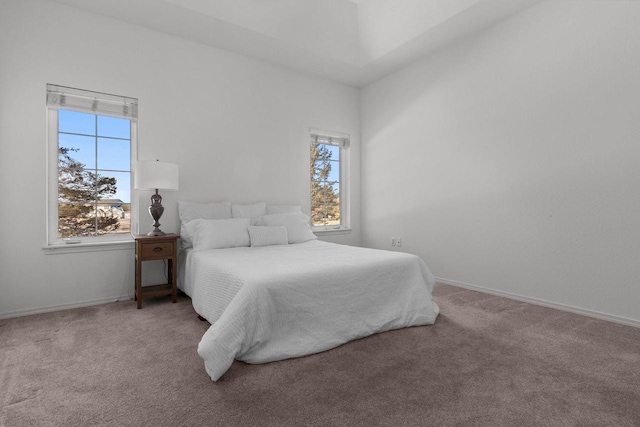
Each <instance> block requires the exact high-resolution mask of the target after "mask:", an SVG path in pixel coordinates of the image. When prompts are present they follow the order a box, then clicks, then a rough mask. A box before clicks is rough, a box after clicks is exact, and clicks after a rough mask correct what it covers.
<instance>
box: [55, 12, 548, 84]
mask: <svg viewBox="0 0 640 427" xmlns="http://www.w3.org/2000/svg"><path fill="white" fill-rule="evenodd" d="M54 1H57V2H58V3H64V4H67V5H70V6H74V7H77V8H81V9H85V10H87V11H90V12H93V13H96V14H99V15H103V16H107V17H111V18H114V19H118V20H121V21H126V22H129V23H131V24H135V25H140V26H143V27H146V28H149V29H152V30H156V31H161V32H164V33H167V34H171V35H174V36H178V37H182V38H185V39H188V40H192V41H196V42H199V43H203V44H206V45H210V46H214V47H217V48H222V49H226V50H229V51H233V52H237V53H240V54H243V55H247V56H250V57H254V58H258V59H261V60H264V61H267V62H271V63H275V64H279V65H283V66H286V67H292V68H295V69H299V70H302V71H305V72H310V73H313V74H316V75H319V76H322V77H326V78H329V79H331V80H335V81H339V82H342V83H346V84H349V85H352V86H356V87H361V86H365V85H367V84H369V83H371V82H373V81H375V80H377V79H380V78H382V77H384V76H386V75H388V74H390V73H392V72H394V71H396V70H398V69H400V68H402V67H404V66H406V65H408V64H410V63H411V62H414V61H416V60H418V59H420V58H422V57H424V56H426V55H428V54H429V53H431V52H433V51H435V50H437V49H439V48H441V47H443V46H445V45H447V44H449V43H452V42H455V41H457V40H460V39H462V38H464V37H468V36H470V35H472V34H473V33H475V32H477V31H480V30H482V29H484V28H487V27H489V26H491V25H493V24H494V23H496V22H498V21H500V20H503V19H505V18H507V17H508V16H511V15H513V14H516V13H518V12H520V11H522V10H524V9H526V8H528V7H531V6H533V5H534V4H535V3H539V2H540V1H541V0H54Z"/></svg>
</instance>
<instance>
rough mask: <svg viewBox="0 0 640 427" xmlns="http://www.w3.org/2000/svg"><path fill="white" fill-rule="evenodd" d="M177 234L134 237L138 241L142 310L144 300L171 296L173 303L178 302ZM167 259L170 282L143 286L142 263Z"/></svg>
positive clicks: (139, 297) (138, 292)
mask: <svg viewBox="0 0 640 427" xmlns="http://www.w3.org/2000/svg"><path fill="white" fill-rule="evenodd" d="M179 237H180V236H179V235H177V234H167V235H166V236H134V237H133V238H134V239H135V241H136V293H135V297H136V301H137V302H138V308H142V300H143V299H144V298H152V297H159V296H164V295H171V301H172V302H177V301H178V274H177V268H176V267H177V262H178V238H179ZM159 259H160V260H162V259H166V260H167V263H168V268H167V270H168V272H167V276H168V282H169V283H165V284H162V285H153V286H144V287H143V286H142V261H154V260H159Z"/></svg>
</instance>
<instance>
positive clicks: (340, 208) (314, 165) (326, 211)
mask: <svg viewBox="0 0 640 427" xmlns="http://www.w3.org/2000/svg"><path fill="white" fill-rule="evenodd" d="M348 153H349V136H348V135H344V134H337V133H334V132H331V133H329V132H322V131H316V130H312V131H311V156H310V160H311V225H312V226H313V228H314V231H322V230H338V229H346V228H349V221H348V219H349V215H348V213H349V212H348V186H347V181H348V177H349V170H348V164H349V163H348Z"/></svg>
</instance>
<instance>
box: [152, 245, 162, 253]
mask: <svg viewBox="0 0 640 427" xmlns="http://www.w3.org/2000/svg"><path fill="white" fill-rule="evenodd" d="M161 251H162V248H161V247H160V246H156V247H155V248H153V252H161Z"/></svg>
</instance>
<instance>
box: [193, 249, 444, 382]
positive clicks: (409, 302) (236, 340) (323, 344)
mask: <svg viewBox="0 0 640 427" xmlns="http://www.w3.org/2000/svg"><path fill="white" fill-rule="evenodd" d="M185 267H186V274H185V281H184V282H183V285H182V288H183V290H184V291H185V292H186V293H187V294H188V295H190V296H191V297H192V300H193V306H194V308H195V310H196V312H197V313H198V314H200V315H201V316H202V317H204V318H206V319H207V320H208V321H209V322H211V323H212V325H211V327H210V328H209V330H207V332H206V333H205V334H204V336H203V337H202V340H201V341H200V344H199V346H198V353H199V354H200V356H201V357H202V358H203V359H204V361H205V368H206V371H207V373H208V374H209V376H210V377H211V378H212V379H213V380H214V381H215V380H217V379H219V378H220V377H221V376H222V375H223V374H224V373H225V372H226V371H227V369H228V368H229V366H231V363H232V362H233V360H234V359H238V360H242V361H244V362H248V363H264V362H270V361H275V360H282V359H287V358H290V357H298V356H304V355H308V354H313V353H317V352H320V351H323V350H328V349H330V348H333V347H336V346H338V345H340V344H344V343H346V342H348V341H351V340H354V339H356V338H361V337H365V336H368V335H371V334H373V333H376V332H382V331H388V330H391V329H397V328H402V327H406V326H416V325H428V324H433V323H434V322H435V319H436V317H437V315H438V311H439V310H438V306H437V305H436V304H435V303H434V302H433V301H432V300H431V292H432V290H433V285H434V282H435V280H434V277H433V275H432V274H431V272H430V271H429V269H428V268H427V266H426V265H425V263H424V262H423V261H422V260H421V259H420V258H418V257H417V256H414V255H410V254H406V253H399V252H390V251H380V250H375V249H364V248H356V247H351V246H344V245H337V244H332V243H326V242H321V241H310V242H306V243H301V244H294V245H282V246H266V247H259V248H233V249H212V250H205V251H197V252H195V251H192V252H190V253H189V254H188V258H187V260H186V266H185Z"/></svg>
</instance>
